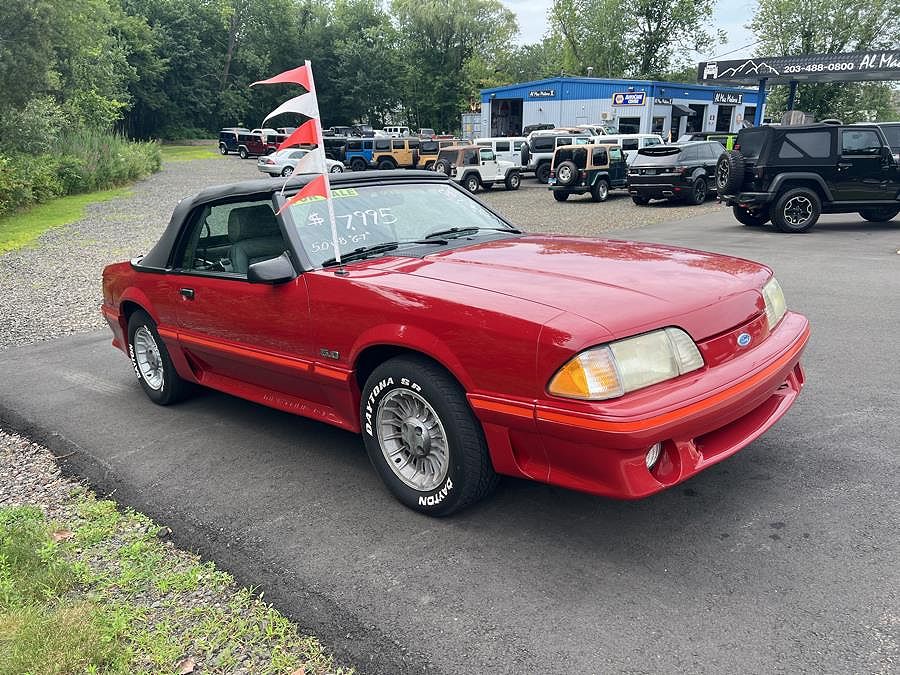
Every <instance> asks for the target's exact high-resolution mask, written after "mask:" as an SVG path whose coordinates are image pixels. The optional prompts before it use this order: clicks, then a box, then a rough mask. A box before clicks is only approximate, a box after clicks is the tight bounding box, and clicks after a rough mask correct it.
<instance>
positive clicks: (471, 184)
mask: <svg viewBox="0 0 900 675" xmlns="http://www.w3.org/2000/svg"><path fill="white" fill-rule="evenodd" d="M480 185H481V181H479V180H478V176H476V175H475V174H474V173H470V174H469V175H468V176H466V177H465V179H463V187H465V188H466V190H468V191H469V192H471V193H472V194H475V193H476V192H478V188H479V186H480Z"/></svg>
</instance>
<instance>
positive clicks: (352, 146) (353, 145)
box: [347, 141, 363, 152]
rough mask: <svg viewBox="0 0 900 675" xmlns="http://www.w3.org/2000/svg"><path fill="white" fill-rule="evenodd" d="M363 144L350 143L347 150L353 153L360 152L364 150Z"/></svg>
mask: <svg viewBox="0 0 900 675" xmlns="http://www.w3.org/2000/svg"><path fill="white" fill-rule="evenodd" d="M362 148H363V144H362V141H348V143H347V150H348V151H353V152H359V151H360V150H362Z"/></svg>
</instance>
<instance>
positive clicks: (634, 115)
mask: <svg viewBox="0 0 900 675" xmlns="http://www.w3.org/2000/svg"><path fill="white" fill-rule="evenodd" d="M761 106H762V107H763V108H764V106H765V95H764V94H763V96H762V100H760V94H759V91H758V90H757V89H747V88H742V87H710V86H706V85H702V84H684V83H679V82H656V81H651V80H607V79H602V78H597V77H553V78H549V79H546V80H537V81H535V82H522V83H520V84H510V85H506V86H504V87H494V88H492V89H483V90H482V91H481V134H482V135H483V136H488V135H490V136H511V135H519V134H521V133H522V129H523V128H524V127H527V126H529V125H532V124H553V125H555V126H558V127H571V126H577V125H579V124H605V125H607V126H610V127H612V128H613V129H617V130H618V133H622V134H638V133H641V134H645V133H646V134H650V133H654V134H659V135H661V136H662V137H663V138H669V134H670V132H671V137H672V138H673V139H675V138H678V137H679V136H681V135H682V134H684V133H687V132H694V131H720V132H728V131H737V130H738V129H740V128H741V126H742V123H743V121H744V120H749V121H750V122H753V121H754V119H755V118H756V116H757V110H759V117H758V119H762V114H763V112H764V109H760V107H761Z"/></svg>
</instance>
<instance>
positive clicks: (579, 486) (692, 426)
mask: <svg viewBox="0 0 900 675" xmlns="http://www.w3.org/2000/svg"><path fill="white" fill-rule="evenodd" d="M808 339H809V323H808V321H807V320H806V318H805V317H803V316H801V315H799V314H794V313H791V312H789V313H788V314H786V315H785V317H784V318H783V319H782V320H781V322H780V323H779V324H778V326H777V327H776V328H775V330H773V331H772V333H771V334H770V335H769V336H768V337H767V338H766V339H765V340H764V341H763V342H762V343H760V344H759V345H757V346H756V347H754V348H752V349H749V350H747V351H746V352H745V353H742V354H740V355H738V356H735V357H734V358H732V359H731V360H730V361H728V362H726V363H723V364H720V365H717V366H715V367H714V368H710V369H707V370H704V371H700V372H699V373H698V374H697V375H696V376H693V377H692V376H690V375H688V376H683V377H682V378H678V379H677V380H672V381H669V382H666V383H661V384H660V385H656V386H654V387H652V388H648V389H647V390H643V394H642V392H640V391H639V392H633V393H632V394H629V395H627V396H625V397H623V398H622V399H619V400H614V401H608V402H596V403H586V402H572V403H571V404H569V403H568V402H564V401H561V400H558V399H557V400H541V401H536V402H531V403H526V402H523V401H513V400H508V399H502V398H496V397H489V396H478V395H470V396H469V400H470V402H471V404H472V407H473V408H474V410H475V412H476V414H477V415H478V417H479V419H480V420H481V422H482V424H483V426H484V429H485V435H486V437H487V440H488V444H489V446H490V449H491V457H492V460H493V461H494V466H495V469H496V470H497V471H498V472H499V473H503V474H508V475H514V476H519V477H526V478H531V479H534V480H540V481H543V482H546V483H550V484H553V485H558V486H561V487H566V488H571V489H575V490H581V491H584V492H589V493H592V494H597V495H603V496H608V497H614V498H619V499H638V498H641V497H646V496H648V495H651V494H654V493H656V492H660V491H662V490H665V489H667V488H669V487H672V486H673V485H676V484H678V483H680V482H682V481H684V480H687V479H688V478H690V477H691V476H694V475H696V474H697V473H699V472H700V471H702V470H704V469H706V468H708V467H710V466H712V465H713V464H716V463H717V462H720V461H722V460H723V459H726V458H727V457H730V456H731V455H733V454H734V453H736V452H737V451H738V450H740V449H741V448H743V447H745V446H746V445H748V444H749V443H751V442H752V441H753V440H755V439H756V438H758V437H759V436H760V435H761V434H763V433H764V432H765V431H766V430H767V429H769V428H770V427H771V426H772V425H773V424H775V422H777V421H778V420H779V419H780V418H781V417H782V416H783V415H784V414H785V413H786V412H787V410H788V409H789V408H790V407H791V405H792V404H793V403H794V401H795V400H796V398H797V395H798V394H799V393H800V389H801V388H802V386H803V382H804V373H803V369H802V367H801V365H800V356H801V353H802V352H803V349H804V348H805V346H806V343H807V341H808ZM673 398H674V399H677V401H674V402H673ZM654 399H658V400H660V401H666V402H667V403H666V404H664V405H663V406H662V407H659V408H655V409H651V408H648V406H647V405H646V404H647V402H648V401H653V400H654ZM656 443H662V453H661V456H660V459H659V461H658V462H657V463H656V464H655V465H654V467H653V468H652V469H649V470H648V468H647V466H646V463H645V457H646V454H647V451H648V450H649V449H650V447H651V446H653V445H654V444H656Z"/></svg>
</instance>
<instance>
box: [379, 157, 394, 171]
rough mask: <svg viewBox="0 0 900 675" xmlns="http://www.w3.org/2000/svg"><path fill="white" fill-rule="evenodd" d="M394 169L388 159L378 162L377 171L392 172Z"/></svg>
mask: <svg viewBox="0 0 900 675" xmlns="http://www.w3.org/2000/svg"><path fill="white" fill-rule="evenodd" d="M396 168H397V165H396V164H394V163H393V162H392V161H391V160H389V159H383V160H381V161H380V162H378V170H379V171H392V170H393V169H396Z"/></svg>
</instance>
